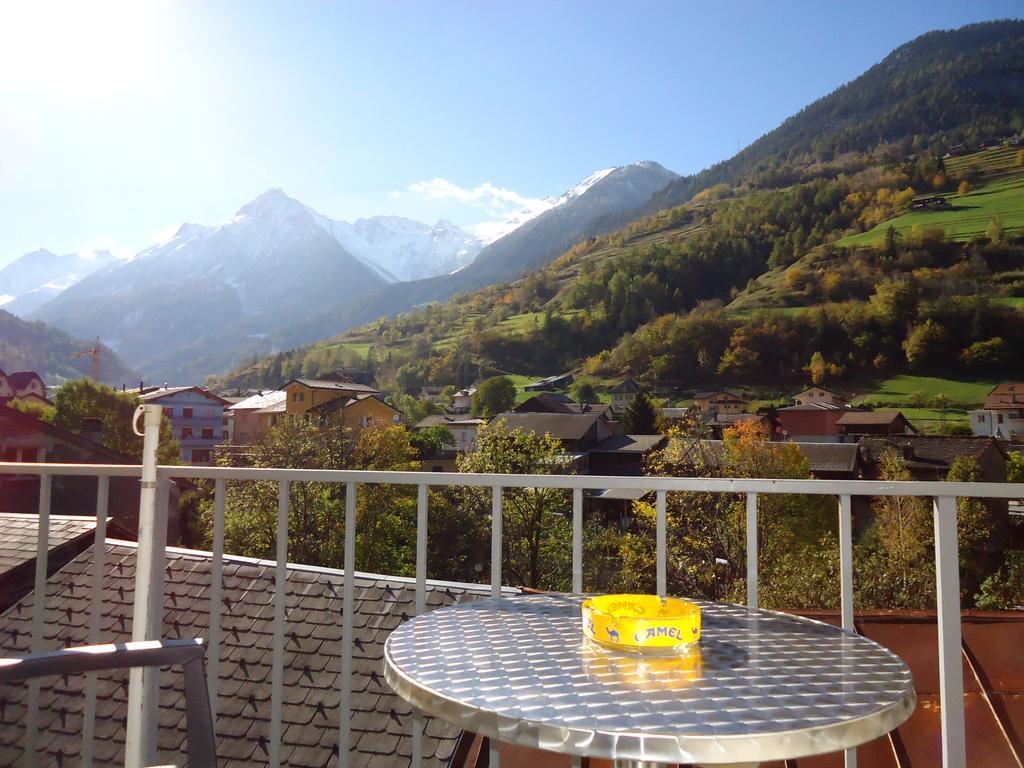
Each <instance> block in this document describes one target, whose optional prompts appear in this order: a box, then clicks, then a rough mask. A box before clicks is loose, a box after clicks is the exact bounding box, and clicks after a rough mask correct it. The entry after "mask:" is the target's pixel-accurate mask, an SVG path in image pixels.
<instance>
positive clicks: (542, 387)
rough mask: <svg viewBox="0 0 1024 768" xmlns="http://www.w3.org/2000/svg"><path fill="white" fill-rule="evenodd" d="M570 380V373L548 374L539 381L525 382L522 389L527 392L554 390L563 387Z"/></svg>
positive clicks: (567, 384)
mask: <svg viewBox="0 0 1024 768" xmlns="http://www.w3.org/2000/svg"><path fill="white" fill-rule="evenodd" d="M572 382H573V376H572V374H571V373H561V374H559V375H557V376H548V377H547V378H544V379H540V380H539V381H534V382H532V383H530V384H527V385H526V386H525V387H523V389H524V390H525V391H527V392H554V391H555V390H559V389H565V388H566V387H568V386H569V385H570V384H572Z"/></svg>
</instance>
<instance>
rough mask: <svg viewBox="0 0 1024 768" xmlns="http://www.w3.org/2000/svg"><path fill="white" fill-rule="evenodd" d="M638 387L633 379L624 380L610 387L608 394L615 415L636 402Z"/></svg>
mask: <svg viewBox="0 0 1024 768" xmlns="http://www.w3.org/2000/svg"><path fill="white" fill-rule="evenodd" d="M640 389H641V387H640V385H639V384H637V383H636V382H635V381H633V379H626V380H625V381H621V382H619V383H618V384H616V385H615V386H614V387H612V388H611V389H610V390H608V391H609V393H610V394H611V396H612V408H613V409H614V410H615V411H616V412H617V413H623V412H624V411H625V410H626V409H627V408H629V406H630V405H631V404H632V403H633V401H634V400H636V396H637V395H639V394H640Z"/></svg>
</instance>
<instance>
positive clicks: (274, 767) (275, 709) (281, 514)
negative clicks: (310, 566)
mask: <svg viewBox="0 0 1024 768" xmlns="http://www.w3.org/2000/svg"><path fill="white" fill-rule="evenodd" d="M288 485H289V484H288V481H287V480H281V481H279V482H278V484H277V555H276V557H277V560H276V562H275V563H274V645H273V652H272V657H271V671H270V745H269V754H268V758H269V762H270V765H271V768H279V766H280V765H281V735H282V733H283V731H282V722H281V721H282V715H283V712H284V620H285V607H286V606H285V599H286V595H287V589H288V493H289V491H288Z"/></svg>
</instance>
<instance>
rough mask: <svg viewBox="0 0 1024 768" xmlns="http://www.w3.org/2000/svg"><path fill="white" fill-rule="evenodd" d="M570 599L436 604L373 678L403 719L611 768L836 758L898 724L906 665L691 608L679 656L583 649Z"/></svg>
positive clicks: (865, 647) (831, 640)
mask: <svg viewBox="0 0 1024 768" xmlns="http://www.w3.org/2000/svg"><path fill="white" fill-rule="evenodd" d="M583 599H584V596H582V595H522V596H517V597H512V598H501V599H487V600H478V601H475V602H467V603H461V604H458V605H452V606H448V607H447V608H440V609H437V610H434V611H430V612H428V613H425V614H422V615H420V616H417V617H416V618H414V619H412V620H411V621H408V622H406V623H405V624H404V625H402V626H401V627H399V628H398V629H396V630H395V631H394V632H392V633H391V635H390V637H388V640H387V643H386V645H385V648H384V673H385V677H386V679H387V681H388V683H390V684H391V687H392V688H394V690H395V692H396V693H397V694H398V695H399V696H401V697H402V698H403V699H405V700H406V701H408V702H409V703H410V704H412V705H413V706H414V707H416V708H418V709H420V710H422V711H423V712H425V713H427V714H429V715H433V716H434V717H437V718H440V719H442V720H445V721H447V722H450V723H453V724H455V725H457V726H459V727H460V728H463V729H465V730H468V731H472V732H474V733H478V734H481V735H484V736H487V737H490V738H494V739H498V740H500V741H506V742H511V743H515V744H521V745H524V746H528V747H534V748H537V749H545V750H551V751H554V752H562V753H567V754H571V755H579V756H586V757H596V758H605V759H610V760H616V761H619V763H620V764H625V765H631V764H632V765H645V764H651V763H654V764H657V763H696V764H701V765H723V764H725V765H757V764H758V763H759V762H761V761H764V760H781V759H786V758H790V759H791V758H798V757H804V756H807V755H816V754H823V753H826V752H835V751H838V750H841V749H846V748H849V747H854V746H857V745H858V744H863V743H865V742H868V741H870V740H872V739H875V738H877V737H879V736H882V735H884V734H886V733H888V732H889V731H891V730H893V729H894V728H896V727H897V726H898V725H899V724H900V723H902V722H903V721H904V720H906V719H907V718H908V717H909V716H910V714H911V712H912V711H913V709H914V704H915V702H916V697H915V695H914V686H913V681H912V680H911V675H910V670H909V669H908V667H907V665H906V664H905V663H904V662H903V661H902V660H901V659H900V658H898V657H897V656H896V655H894V654H893V653H891V652H890V651H888V650H886V649H885V648H883V647H882V646H880V645H878V644H877V643H875V642H873V641H871V640H868V639H867V638H864V637H861V636H859V635H856V634H854V633H851V632H845V631H843V630H841V629H838V628H836V627H833V626H830V625H828V624H823V623H821V622H817V621H812V620H810V619H804V618H800V617H796V616H791V615H788V614H782V613H776V612H773V611H765V610H751V609H748V608H746V607H743V606H739V605H731V604H725V603H710V602H699V601H698V604H699V605H700V607H701V611H702V623H703V628H702V632H701V639H700V643H699V644H698V646H697V648H696V649H695V650H694V651H692V652H690V653H689V654H684V655H676V656H647V655H645V656H640V655H636V654H631V653H623V652H620V651H612V650H608V649H605V648H603V647H602V646H600V645H597V644H596V643H593V642H591V641H590V640H588V639H586V638H585V637H584V636H583V633H582V630H581V607H580V606H581V603H582V601H583Z"/></svg>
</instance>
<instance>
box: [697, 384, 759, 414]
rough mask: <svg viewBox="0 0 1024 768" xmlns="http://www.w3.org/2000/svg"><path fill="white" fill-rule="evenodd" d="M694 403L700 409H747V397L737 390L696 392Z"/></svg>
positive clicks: (717, 410) (721, 411) (738, 410)
mask: <svg viewBox="0 0 1024 768" xmlns="http://www.w3.org/2000/svg"><path fill="white" fill-rule="evenodd" d="M693 405H694V407H696V408H697V410H699V411H706V412H707V411H714V412H715V413H743V412H744V411H746V410H747V398H745V397H744V396H743V393H742V392H738V391H736V390H731V389H715V390H710V391H707V392H698V393H696V394H695V395H694V396H693Z"/></svg>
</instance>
